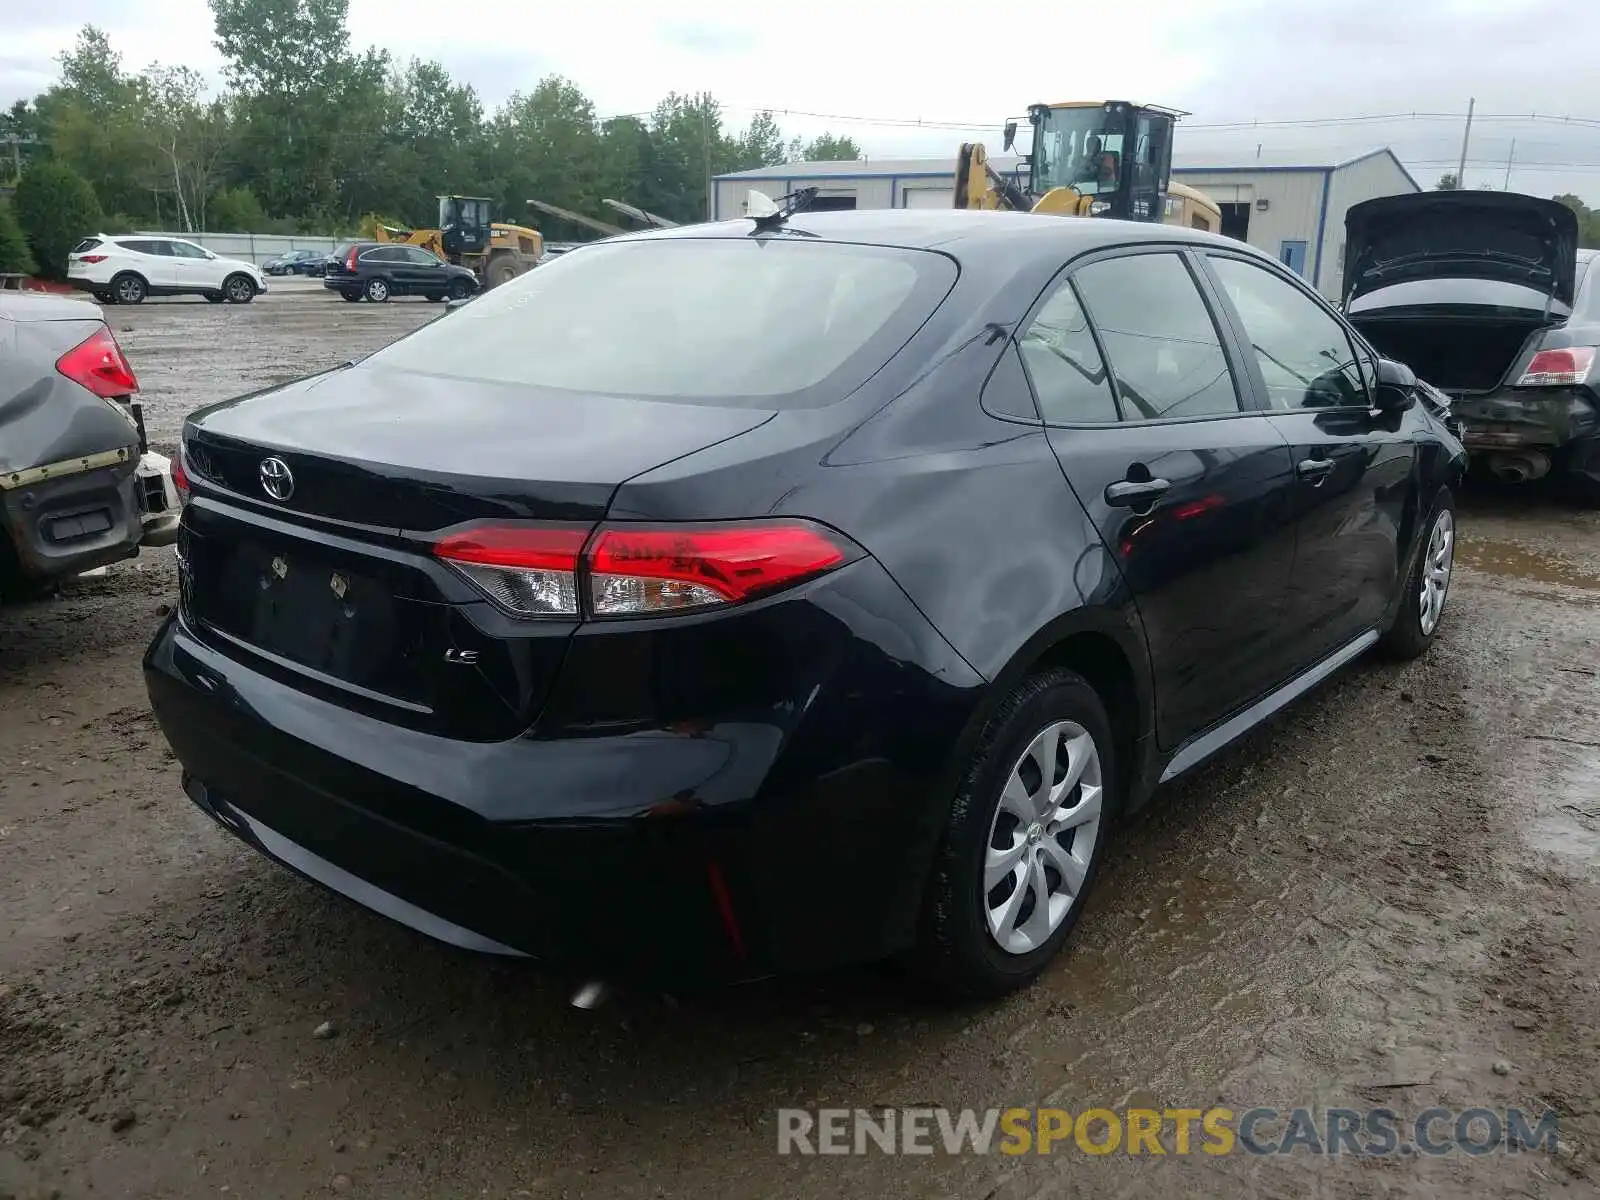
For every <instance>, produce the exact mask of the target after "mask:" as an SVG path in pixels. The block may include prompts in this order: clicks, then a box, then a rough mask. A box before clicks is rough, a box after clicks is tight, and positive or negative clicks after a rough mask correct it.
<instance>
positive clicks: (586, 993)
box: [569, 979, 611, 1011]
mask: <svg viewBox="0 0 1600 1200" xmlns="http://www.w3.org/2000/svg"><path fill="white" fill-rule="evenodd" d="M610 996H611V989H610V988H608V987H607V986H606V985H605V984H604V983H601V982H600V981H599V980H598V979H591V980H590V981H589V982H588V983H586V984H584V985H583V986H582V987H580V988H579V989H578V990H577V991H575V992H573V993H572V999H571V1000H570V1001H569V1003H570V1004H571V1005H572V1007H573V1008H581V1009H584V1010H585V1011H590V1010H593V1009H596V1008H599V1007H600V1006H601V1005H602V1004H604V1003H605V1002H606V1001H607V1000H608V999H609V998H610Z"/></svg>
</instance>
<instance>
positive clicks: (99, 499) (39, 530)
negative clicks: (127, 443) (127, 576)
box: [0, 450, 144, 582]
mask: <svg viewBox="0 0 1600 1200" xmlns="http://www.w3.org/2000/svg"><path fill="white" fill-rule="evenodd" d="M117 454H120V455H121V456H122V460H121V461H118V462H116V463H114V464H112V465H108V466H103V467H97V468H94V469H91V470H87V471H85V470H77V471H74V472H72V473H70V474H52V475H49V476H47V477H45V478H40V479H35V480H31V481H27V482H24V483H21V484H19V485H17V486H9V487H6V488H4V489H3V490H0V519H3V521H4V525H5V533H6V535H7V537H8V538H9V540H10V542H11V545H12V547H13V549H14V551H15V553H16V558H17V566H18V568H19V570H20V572H21V574H22V576H23V578H25V579H29V580H33V581H39V582H42V581H46V580H52V579H61V578H65V577H66V576H69V575H76V574H79V573H81V572H83V571H91V570H93V569H95V568H96V567H103V566H105V565H106V564H107V563H113V562H117V561H119V560H120V559H124V558H132V557H133V556H134V555H136V554H137V553H138V552H139V543H140V540H141V539H142V537H143V534H144V528H143V522H142V520H141V507H140V503H139V499H138V493H137V487H136V483H135V478H134V476H135V466H136V463H135V458H136V456H135V455H134V453H133V452H131V451H129V450H122V451H108V452H107V456H113V455H117ZM71 465H72V464H62V466H63V468H69V467H70V466H71Z"/></svg>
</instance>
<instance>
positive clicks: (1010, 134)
mask: <svg viewBox="0 0 1600 1200" xmlns="http://www.w3.org/2000/svg"><path fill="white" fill-rule="evenodd" d="M1184 115H1186V114H1184V113H1182V112H1179V111H1178V110H1177V109H1172V108H1160V107H1157V106H1155V105H1151V104H1134V103H1132V102H1130V101H1127V100H1085V101H1067V102H1066V103H1062V104H1033V105H1029V107H1028V124H1029V125H1031V126H1032V127H1033V146H1032V149H1031V150H1030V151H1029V153H1027V154H1026V155H1023V157H1022V164H1023V165H1025V166H1026V168H1027V177H1026V180H1024V179H1023V176H1022V170H1021V167H1019V168H1018V170H1017V171H1016V173H1015V175H1014V176H1012V177H1009V178H1008V177H1007V176H1005V175H1003V174H1001V173H1000V172H999V171H996V170H995V169H994V168H993V167H992V166H990V165H989V154H988V151H987V150H985V149H984V147H983V144H982V143H981V142H967V143H966V144H964V145H963V146H962V147H961V153H960V156H959V157H958V158H957V159H956V192H955V206H956V207H957V208H986V209H1000V210H1006V211H1012V212H1033V213H1044V214H1049V215H1053V216H1066V217H1111V218H1113V219H1116V220H1122V221H1160V222H1164V223H1166V224H1168V225H1183V226H1186V227H1188V228H1191V229H1205V230H1209V231H1211V232H1213V233H1216V232H1219V231H1220V230H1221V229H1222V210H1221V209H1220V208H1218V207H1217V206H1216V205H1215V204H1214V203H1213V202H1212V201H1211V199H1210V197H1208V196H1207V195H1206V194H1205V193H1204V192H1201V191H1198V190H1196V189H1195V188H1192V187H1189V186H1187V185H1185V184H1182V183H1173V182H1172V130H1173V127H1174V126H1175V125H1176V124H1177V121H1178V118H1179V117H1181V116H1184ZM1016 137H1017V122H1016V121H1008V122H1006V126H1005V149H1006V150H1010V149H1011V148H1012V146H1013V145H1014V144H1015V142H1016Z"/></svg>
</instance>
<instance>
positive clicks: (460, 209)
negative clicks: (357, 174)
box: [373, 196, 544, 289]
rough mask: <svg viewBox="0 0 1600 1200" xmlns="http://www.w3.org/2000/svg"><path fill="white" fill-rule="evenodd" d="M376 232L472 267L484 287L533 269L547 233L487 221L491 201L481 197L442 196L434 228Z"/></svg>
mask: <svg viewBox="0 0 1600 1200" xmlns="http://www.w3.org/2000/svg"><path fill="white" fill-rule="evenodd" d="M373 236H374V240H376V241H380V242H400V243H403V244H405V245H408V246H421V247H422V248H423V249H424V250H430V251H432V252H433V253H434V254H437V255H438V256H439V257H440V258H442V259H445V260H446V261H447V262H453V263H457V264H459V265H460V266H463V267H468V268H470V269H471V270H472V271H473V272H475V273H476V274H477V276H478V278H479V280H481V281H482V283H483V286H484V288H485V289H488V288H492V287H496V286H498V285H499V284H502V283H505V282H506V281H508V280H511V279H515V278H516V277H517V276H518V275H521V274H522V273H523V272H524V271H530V270H532V269H533V268H534V267H535V266H537V265H538V262H539V259H540V258H541V257H542V256H543V254H544V237H543V235H542V234H540V232H539V231H538V230H537V229H529V228H528V227H527V226H526V225H507V224H504V223H502V222H499V221H491V220H489V201H488V200H487V199H485V198H484V197H482V196H440V197H439V225H438V227H437V228H435V229H398V228H395V227H394V226H392V225H379V226H377V228H376V229H375V230H374V231H373Z"/></svg>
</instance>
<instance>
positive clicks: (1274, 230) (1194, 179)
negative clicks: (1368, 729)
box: [1172, 168, 1327, 282]
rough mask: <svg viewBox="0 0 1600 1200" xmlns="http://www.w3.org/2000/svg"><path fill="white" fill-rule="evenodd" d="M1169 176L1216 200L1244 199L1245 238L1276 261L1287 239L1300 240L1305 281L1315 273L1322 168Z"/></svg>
mask: <svg viewBox="0 0 1600 1200" xmlns="http://www.w3.org/2000/svg"><path fill="white" fill-rule="evenodd" d="M1172 177H1173V178H1174V179H1176V180H1178V181H1179V182H1180V183H1186V184H1188V185H1189V186H1190V187H1192V188H1199V189H1200V190H1201V191H1202V192H1204V193H1205V194H1206V195H1208V196H1210V197H1211V199H1212V200H1214V201H1215V202H1216V203H1218V204H1234V203H1238V204H1248V205H1249V206H1250V223H1249V225H1248V226H1247V229H1246V236H1245V241H1247V242H1249V243H1250V245H1252V246H1255V247H1256V248H1257V249H1260V250H1265V251H1266V252H1267V253H1268V254H1270V255H1272V257H1273V258H1276V259H1278V260H1279V261H1287V259H1286V255H1287V254H1288V249H1287V246H1288V244H1289V243H1293V242H1304V243H1305V270H1304V274H1305V278H1306V281H1307V282H1311V281H1312V280H1314V279H1315V278H1316V272H1317V256H1316V246H1317V224H1318V217H1319V216H1320V214H1321V212H1322V202H1323V181H1324V180H1325V179H1326V178H1327V172H1326V171H1323V170H1321V169H1311V170H1272V169H1269V168H1263V169H1261V170H1256V171H1214V172H1210V171H1174V172H1173V173H1172ZM1262 201H1265V202H1266V208H1265V209H1263V208H1262V207H1261V203H1262Z"/></svg>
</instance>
